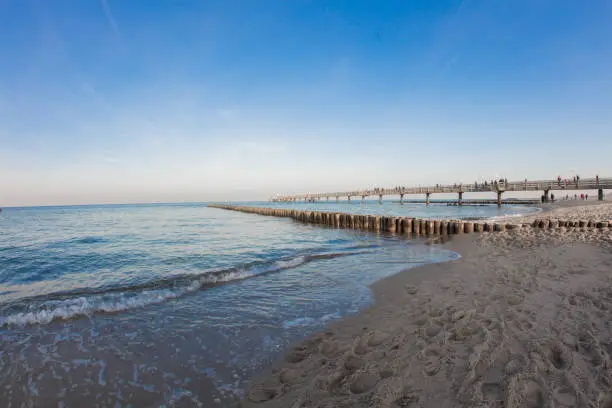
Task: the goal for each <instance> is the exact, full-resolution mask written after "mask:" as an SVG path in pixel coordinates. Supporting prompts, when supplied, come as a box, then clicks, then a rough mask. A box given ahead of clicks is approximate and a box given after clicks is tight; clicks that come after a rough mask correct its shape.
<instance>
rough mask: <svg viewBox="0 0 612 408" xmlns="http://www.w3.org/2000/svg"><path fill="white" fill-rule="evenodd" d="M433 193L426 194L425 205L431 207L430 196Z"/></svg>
mask: <svg viewBox="0 0 612 408" xmlns="http://www.w3.org/2000/svg"><path fill="white" fill-rule="evenodd" d="M430 195H431V193H425V204H427V205H429V196H430Z"/></svg>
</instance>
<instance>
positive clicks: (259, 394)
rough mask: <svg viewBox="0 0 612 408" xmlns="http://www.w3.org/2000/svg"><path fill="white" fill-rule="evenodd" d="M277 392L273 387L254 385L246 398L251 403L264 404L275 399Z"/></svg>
mask: <svg viewBox="0 0 612 408" xmlns="http://www.w3.org/2000/svg"><path fill="white" fill-rule="evenodd" d="M278 394H279V393H278V390H277V389H275V388H273V387H267V386H265V385H263V384H255V385H253V386H252V387H251V389H250V390H249V392H248V398H249V400H250V401H253V402H265V401H270V400H271V399H274V398H276V396H277V395H278Z"/></svg>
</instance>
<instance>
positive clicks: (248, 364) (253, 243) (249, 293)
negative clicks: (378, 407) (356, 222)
mask: <svg viewBox="0 0 612 408" xmlns="http://www.w3.org/2000/svg"><path fill="white" fill-rule="evenodd" d="M383 207H384V209H381V208H380V206H378V205H377V204H376V205H375V206H372V208H370V209H366V208H363V207H360V209H359V211H405V212H410V211H411V210H410V209H409V208H410V206H404V207H401V209H398V208H396V206H395V205H393V204H388V205H387V204H385V205H384V206H383ZM423 207H424V206H423ZM317 208H318V209H322V208H323V207H321V206H319V207H317ZM325 208H327V209H329V208H330V207H325ZM356 208H357V207H351V209H356ZM433 208H434V206H432V207H431V209H426V210H423V209H420V211H433ZM466 208H468V207H466ZM493 208H494V207H493ZM342 209H344V208H342ZM471 210H473V211H474V213H477V214H478V215H477V216H481V215H482V214H486V216H497V215H500V214H499V213H497V211H498V210H497V209H491V210H483V208H482V207H472V208H471ZM435 211H436V212H437V215H442V214H443V213H444V211H448V212H447V215H448V216H450V217H455V216H456V214H455V213H453V211H457V209H456V208H454V207H446V206H440V209H436V210H435ZM458 211H464V214H467V213H468V211H465V210H464V209H460V210H458ZM486 211H489V212H488V213H487V212H486ZM457 256H458V255H457V254H455V253H452V252H449V251H446V250H443V249H441V248H439V247H436V246H429V245H425V244H424V242H422V241H420V240H419V239H416V238H415V239H406V238H405V237H394V236H386V235H375V234H370V233H360V232H356V231H351V230H338V229H330V228H322V227H315V226H309V225H303V224H299V223H296V222H293V221H292V220H290V219H285V218H273V217H261V216H257V215H253V214H243V213H239V212H231V211H223V210H219V209H212V208H207V207H206V206H205V205H198V204H185V205H138V206H137V205H130V206H82V207H45V208H6V209H4V211H3V212H2V213H0V344H2V347H1V348H0V401H2V403H3V406H22V405H24V406H36V407H47V406H48V407H58V406H60V407H61V406H65V407H72V406H76V407H80V406H113V407H114V406H173V405H174V404H176V403H180V404H187V405H185V406H205V407H207V406H211V404H213V403H214V402H215V399H219V401H220V403H221V405H222V406H231V405H232V401H233V400H235V399H236V398H239V397H240V396H241V393H242V390H243V389H244V386H245V382H246V381H247V380H248V379H249V378H250V377H252V376H253V375H255V374H257V373H258V372H260V371H261V370H262V369H264V368H265V367H267V366H268V365H269V364H270V362H271V361H273V360H274V359H276V358H278V357H279V356H280V355H281V354H282V353H283V352H284V351H285V350H286V349H287V348H288V347H289V345H290V344H292V343H293V342H295V341H297V340H299V339H301V338H303V337H305V336H307V335H308V334H311V333H312V332H314V331H316V330H320V329H321V328H322V327H324V326H325V324H326V323H327V322H329V321H331V320H333V319H338V318H340V317H342V316H345V315H348V314H351V313H356V312H358V311H359V310H360V309H361V308H363V307H365V306H367V305H368V304H370V303H371V302H372V295H371V292H370V290H369V289H368V285H369V284H370V283H372V282H374V281H376V280H378V279H380V278H382V277H384V276H388V275H391V274H394V273H397V272H399V271H400V270H403V269H406V268H409V267H414V266H418V265H422V264H426V263H431V262H440V261H446V260H449V259H453V258H456V257H457ZM219 401H217V403H219ZM217 406H218V405H217Z"/></svg>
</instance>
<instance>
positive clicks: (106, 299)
mask: <svg viewBox="0 0 612 408" xmlns="http://www.w3.org/2000/svg"><path fill="white" fill-rule="evenodd" d="M361 253H364V252H363V251H361V252H338V253H321V254H314V255H302V256H297V257H292V258H285V259H279V260H276V261H272V262H262V263H252V264H247V265H243V266H241V267H236V268H230V269H224V270H219V271H213V272H206V273H203V274H200V275H180V276H175V277H172V278H167V279H161V280H158V281H154V282H148V283H145V284H140V285H133V286H128V287H108V288H99V289H90V290H79V291H71V292H61V293H55V294H52V295H47V296H44V297H38V298H30V299H26V300H21V301H19V302H17V303H14V304H9V305H5V306H4V307H3V310H2V315H0V327H4V326H26V325H34V324H48V323H50V322H52V321H54V320H68V319H72V318H76V317H81V316H91V315H93V314H95V313H117V312H122V311H125V310H130V309H136V308H141V307H145V306H149V305H154V304H159V303H163V302H165V301H167V300H170V299H176V298H179V297H181V296H184V295H187V294H189V293H191V292H195V291H198V290H201V289H205V288H208V287H212V286H216V285H219V284H224V283H227V282H232V281H238V280H243V279H247V278H251V277H254V276H259V275H264V274H269V273H274V272H278V271H282V270H286V269H292V268H296V267H298V266H300V265H303V264H305V263H308V262H311V261H314V260H321V259H332V258H337V257H342V256H350V255H357V254H361Z"/></svg>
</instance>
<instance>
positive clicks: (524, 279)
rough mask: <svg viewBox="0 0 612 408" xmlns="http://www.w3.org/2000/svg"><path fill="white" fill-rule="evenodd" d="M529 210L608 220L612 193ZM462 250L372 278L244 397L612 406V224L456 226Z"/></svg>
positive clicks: (296, 403)
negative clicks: (347, 308)
mask: <svg viewBox="0 0 612 408" xmlns="http://www.w3.org/2000/svg"><path fill="white" fill-rule="evenodd" d="M557 207H558V208H554V209H552V210H551V211H547V212H542V213H539V214H537V215H535V216H531V217H528V219H525V220H524V221H523V220H521V222H528V221H529V220H532V219H535V218H539V219H542V218H551V219H593V220H612V204H610V203H605V204H593V205H588V206H576V205H570V204H568V205H563V204H562V203H561V204H559V205H557ZM444 246H445V247H447V248H449V249H452V250H454V251H457V252H459V253H460V254H461V255H462V258H461V259H460V260H457V261H452V262H448V263H440V264H433V265H428V266H425V267H421V268H418V269H412V270H408V271H405V272H402V273H400V274H398V275H395V276H392V277H389V278H386V279H384V280H381V281H378V282H377V283H375V284H374V285H372V290H373V292H374V294H375V299H376V301H375V304H374V305H373V306H372V307H370V308H368V309H366V310H364V311H362V312H361V313H360V314H358V315H356V316H353V317H349V318H346V319H343V320H341V321H339V322H336V323H332V324H330V325H329V327H328V329H327V330H326V331H325V332H323V333H319V334H317V335H314V336H312V337H310V338H308V339H306V340H305V341H303V342H302V343H300V344H298V345H296V346H295V347H294V348H293V350H292V351H291V352H290V353H288V354H287V355H286V356H285V360H284V361H282V362H279V363H278V364H276V366H274V367H273V368H272V369H271V370H270V371H269V372H268V373H266V374H265V375H264V376H262V377H261V378H258V379H255V380H254V381H253V383H252V386H251V388H250V389H249V390H248V391H247V394H246V396H245V400H244V402H243V405H244V406H245V407H266V408H267V407H278V408H281V407H282V408H288V407H293V408H298V407H330V408H331V407H338V408H342V407H390V408H392V407H394V408H400V407H401V408H404V407H514V408H518V407H606V408H610V407H612V391H611V390H612V359H611V356H612V333H611V328H610V323H609V316H610V315H609V311H610V310H612V285H611V284H612V274H611V273H610V272H612V230H610V229H605V230H598V229H596V228H583V229H578V228H575V229H572V230H566V229H565V228H560V229H555V230H550V231H549V230H538V229H531V228H522V229H518V230H513V231H509V232H497V233H483V234H477V235H466V236H458V237H453V238H452V239H451V240H450V241H449V242H447V243H445V244H444Z"/></svg>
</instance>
